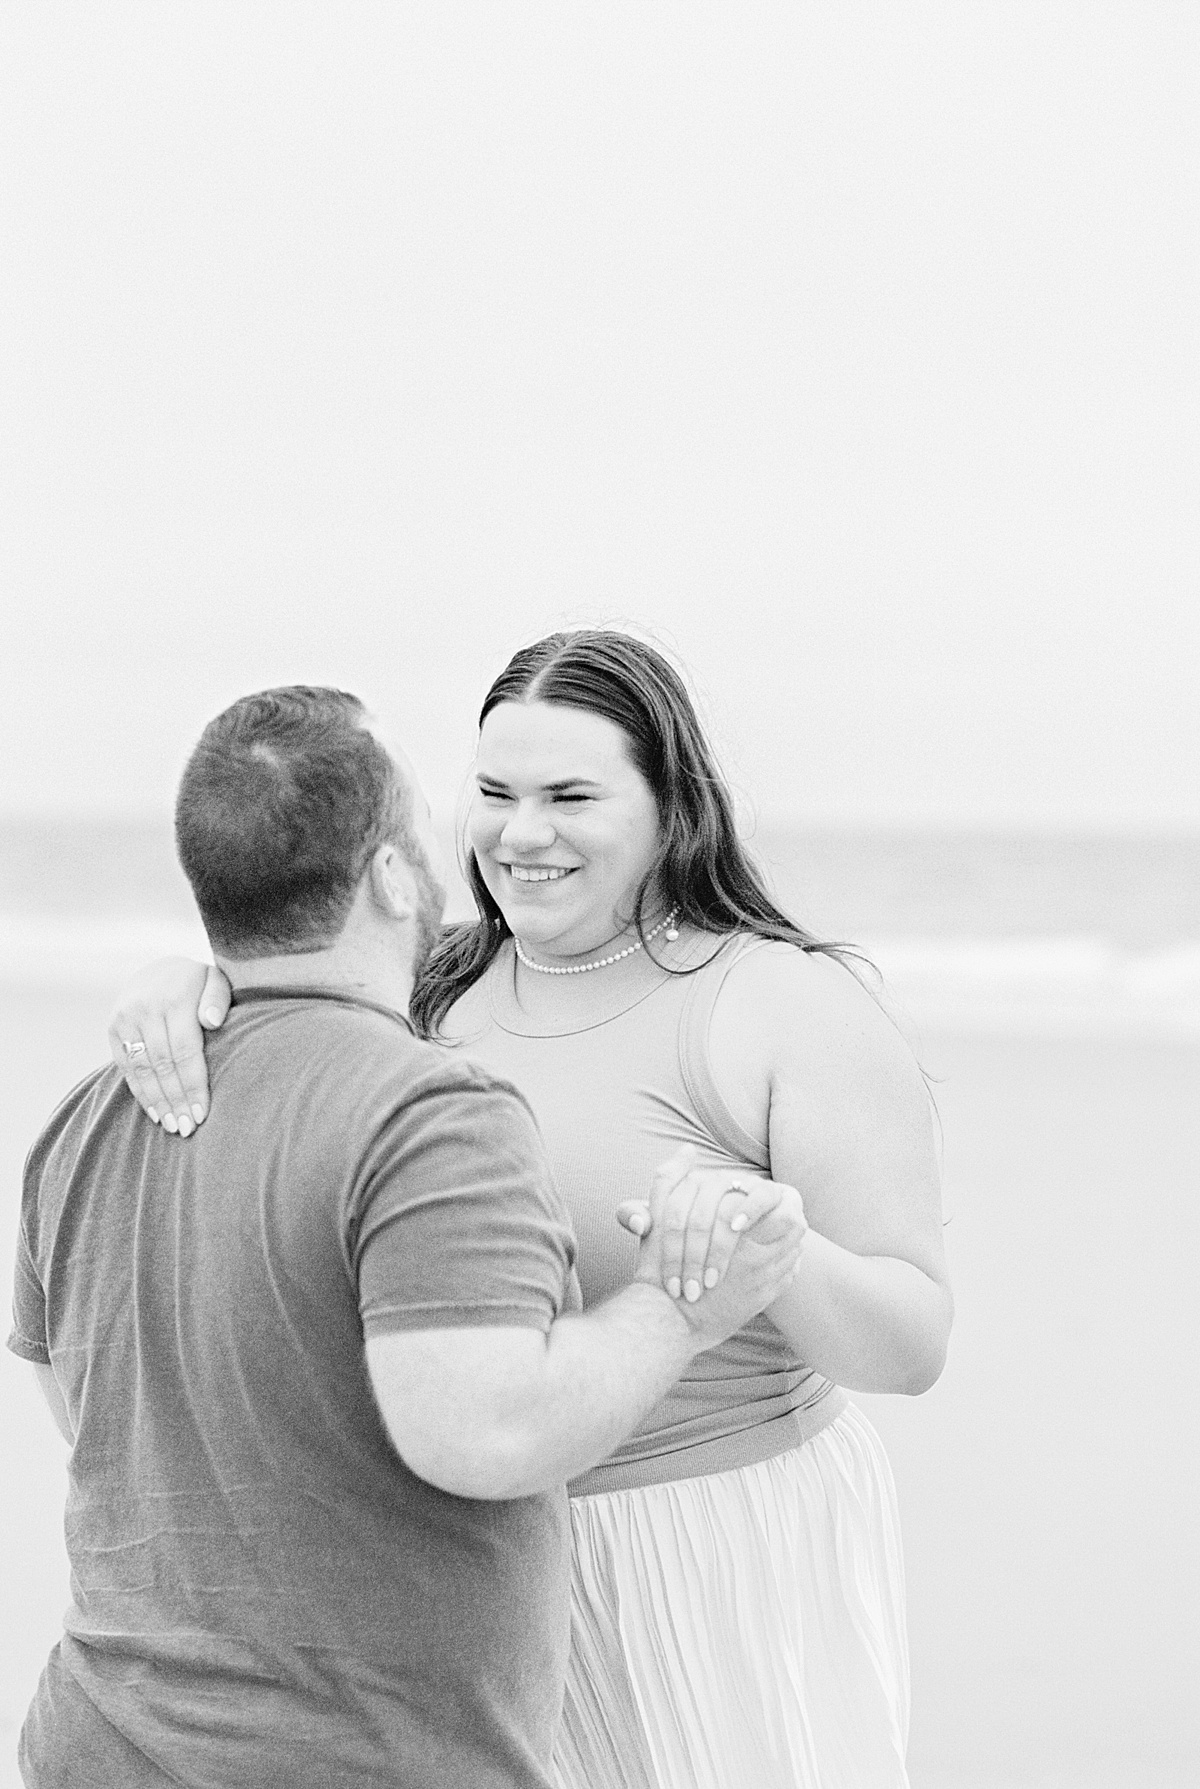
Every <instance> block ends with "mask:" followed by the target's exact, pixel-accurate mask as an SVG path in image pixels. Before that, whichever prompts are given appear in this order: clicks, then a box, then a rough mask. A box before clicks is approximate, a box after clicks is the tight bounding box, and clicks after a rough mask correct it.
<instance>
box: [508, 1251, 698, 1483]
mask: <svg viewBox="0 0 1200 1789" xmlns="http://www.w3.org/2000/svg"><path fill="white" fill-rule="evenodd" d="M702 1346H704V1344H703V1343H702V1342H701V1341H700V1340H699V1339H698V1337H697V1335H696V1333H695V1332H694V1330H693V1329H692V1327H691V1325H690V1324H689V1323H688V1321H687V1319H686V1317H685V1316H684V1315H683V1313H682V1311H681V1310H680V1308H679V1306H678V1305H677V1304H676V1302H675V1301H674V1300H673V1299H671V1298H670V1297H668V1295H667V1294H666V1293H665V1292H664V1291H663V1290H662V1288H661V1287H659V1286H651V1285H645V1284H642V1283H641V1282H635V1284H634V1285H632V1286H627V1287H626V1288H625V1289H624V1290H623V1291H622V1292H618V1293H617V1294H615V1296H614V1297H612V1298H609V1299H607V1300H606V1301H605V1302H604V1303H603V1304H601V1305H597V1306H596V1308H595V1309H594V1310H592V1311H588V1312H586V1313H585V1314H583V1315H582V1316H579V1315H570V1316H565V1317H560V1318H559V1319H558V1321H557V1322H556V1323H555V1324H554V1326H553V1328H552V1329H551V1330H550V1332H549V1334H548V1335H547V1337H546V1346H545V1351H544V1353H543V1354H542V1356H541V1357H540V1359H539V1362H538V1366H537V1370H536V1372H535V1373H534V1374H533V1375H532V1376H531V1378H526V1379H523V1380H522V1383H521V1384H520V1386H519V1388H516V1389H515V1390H514V1395H513V1398H512V1401H511V1406H510V1408H509V1409H507V1410H504V1411H499V1412H497V1418H498V1422H497V1435H498V1437H499V1438H500V1440H499V1454H500V1457H499V1458H497V1457H496V1454H495V1452H494V1453H493V1459H492V1462H491V1465H490V1469H489V1479H490V1486H489V1489H488V1490H486V1491H481V1492H479V1493H476V1494H477V1495H483V1496H489V1497H525V1496H529V1495H531V1494H532V1493H533V1492H535V1491H542V1490H545V1489H547V1488H548V1487H549V1486H551V1485H555V1484H561V1483H562V1482H563V1480H564V1479H570V1478H574V1477H575V1476H576V1475H577V1474H578V1473H580V1472H583V1471H585V1470H586V1469H587V1468H588V1467H589V1466H594V1465H596V1464H597V1463H598V1462H599V1461H600V1460H604V1459H607V1457H608V1455H609V1454H611V1453H612V1452H613V1450H614V1449H615V1448H616V1447H617V1446H618V1445H619V1443H620V1442H622V1441H623V1440H624V1439H625V1437H626V1436H627V1435H628V1434H630V1433H631V1431H632V1430H634V1429H635V1428H636V1427H637V1425H638V1423H639V1422H640V1421H641V1420H642V1418H643V1417H644V1416H646V1415H647V1414H648V1412H649V1411H651V1410H652V1409H653V1408H654V1406H655V1405H656V1404H657V1403H658V1402H659V1401H660V1400H661V1399H662V1398H663V1397H664V1396H665V1395H666V1393H667V1392H668V1391H669V1390H670V1388H671V1386H672V1385H674V1383H675V1381H676V1380H677V1379H678V1378H679V1375H680V1374H681V1373H682V1372H683V1370H684V1368H685V1367H686V1366H687V1365H688V1362H689V1361H691V1360H692V1359H693V1358H694V1357H695V1355H696V1354H698V1353H699V1351H700V1349H701V1347H702Z"/></svg>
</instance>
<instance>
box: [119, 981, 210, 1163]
mask: <svg viewBox="0 0 1200 1789" xmlns="http://www.w3.org/2000/svg"><path fill="white" fill-rule="evenodd" d="M231 992H232V991H231V989H230V986H229V983H228V982H227V981H226V979H225V977H224V976H223V975H222V973H221V971H220V970H219V969H217V968H216V967H214V965H213V964H211V963H195V962H193V961H192V959H191V958H190V957H161V958H160V959H159V960H158V962H156V963H151V964H150V965H149V966H148V967H147V968H145V969H139V971H138V972H137V974H136V975H135V976H133V978H132V979H131V980H130V981H129V982H128V983H127V984H126V986H125V987H124V988H122V990H121V992H120V994H119V995H118V996H117V1003H116V1005H115V1006H114V1007H113V1010H112V1016H111V1018H110V1020H109V1025H108V1046H109V1050H110V1052H111V1054H112V1059H113V1062H114V1063H115V1064H116V1066H117V1067H118V1068H119V1069H120V1071H121V1073H122V1074H123V1075H124V1077H125V1082H126V1085H127V1086H128V1088H129V1091H130V1092H131V1093H132V1095H133V1097H134V1099H135V1100H136V1101H137V1103H138V1105H139V1106H140V1107H141V1108H142V1111H143V1112H145V1114H146V1116H147V1117H148V1118H151V1119H153V1121H154V1123H155V1124H161V1125H162V1127H163V1129H164V1130H165V1131H171V1132H175V1133H178V1135H179V1136H181V1137H190V1136H191V1134H192V1132H193V1131H194V1130H195V1128H196V1126H197V1125H198V1124H202V1123H203V1122H204V1119H205V1117H206V1116H207V1113H208V1069H207V1067H206V1065H205V1061H204V1032H205V1031H206V1030H208V1031H216V1030H217V1029H218V1028H219V1027H220V1026H221V1025H223V1024H224V1022H225V1015H226V1013H227V1012H228V1011H229V1002H230V998H231ZM131 1046H132V1048H131Z"/></svg>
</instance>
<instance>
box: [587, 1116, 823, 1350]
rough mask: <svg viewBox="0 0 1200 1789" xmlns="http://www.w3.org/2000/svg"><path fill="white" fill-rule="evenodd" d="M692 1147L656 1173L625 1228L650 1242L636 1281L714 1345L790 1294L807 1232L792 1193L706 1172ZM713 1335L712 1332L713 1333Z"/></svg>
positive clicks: (627, 1214) (623, 1217)
mask: <svg viewBox="0 0 1200 1789" xmlns="http://www.w3.org/2000/svg"><path fill="white" fill-rule="evenodd" d="M695 1159H696V1152H695V1150H694V1149H692V1148H691V1147H690V1146H689V1147H686V1148H684V1149H681V1150H679V1151H678V1152H677V1153H676V1154H675V1155H673V1156H672V1157H671V1158H670V1160H669V1161H666V1162H664V1163H663V1164H662V1166H661V1167H660V1168H659V1169H658V1171H657V1173H656V1174H655V1177H654V1182H653V1186H652V1188H651V1194H650V1199H649V1202H648V1204H643V1203H642V1202H641V1201H638V1200H630V1201H627V1202H626V1203H625V1204H624V1205H623V1206H622V1207H621V1208H620V1210H619V1211H618V1214H617V1215H618V1221H619V1222H621V1223H622V1224H623V1225H624V1226H625V1228H626V1229H628V1230H631V1231H632V1232H633V1233H634V1235H638V1236H640V1237H641V1239H642V1249H641V1254H640V1257H639V1261H638V1269H637V1274H636V1278H637V1279H638V1280H639V1281H641V1282H642V1283H643V1284H646V1285H656V1286H662V1287H664V1288H665V1290H666V1291H667V1292H668V1293H669V1294H670V1295H671V1297H672V1298H675V1299H677V1300H678V1301H679V1305H680V1310H681V1313H682V1314H684V1315H685V1316H686V1318H687V1320H688V1322H689V1323H690V1324H691V1325H692V1327H693V1328H695V1329H698V1330H700V1331H702V1332H703V1333H705V1335H706V1337H708V1340H707V1341H706V1345H707V1346H714V1345H715V1344H716V1342H718V1341H721V1340H723V1339H724V1338H725V1336H727V1335H731V1334H732V1333H733V1331H734V1330H736V1329H740V1328H741V1327H742V1325H743V1324H744V1323H746V1322H748V1321H749V1319H750V1318H751V1317H754V1316H757V1314H758V1312H759V1311H762V1310H765V1309H766V1307H767V1306H768V1305H769V1304H772V1303H774V1301H775V1299H776V1298H777V1297H778V1296H779V1294H780V1293H781V1292H782V1291H783V1290H784V1288H785V1287H786V1286H788V1285H790V1283H791V1281H792V1279H793V1278H794V1277H795V1273H796V1270H797V1267H798V1266H799V1261H800V1253H801V1250H802V1248H803V1246H804V1238H805V1235H806V1234H807V1230H808V1226H807V1224H806V1222H805V1219H804V1206H803V1202H802V1201H801V1198H800V1195H799V1193H798V1192H797V1191H796V1189H795V1188H794V1187H789V1186H783V1185H780V1184H778V1183H776V1182H774V1181H770V1180H761V1179H756V1178H753V1177H752V1176H750V1175H738V1174H736V1173H733V1172H731V1171H729V1170H725V1169H698V1168H696V1167H695V1165H694V1164H695ZM710 1332H712V1333H711V1334H710Z"/></svg>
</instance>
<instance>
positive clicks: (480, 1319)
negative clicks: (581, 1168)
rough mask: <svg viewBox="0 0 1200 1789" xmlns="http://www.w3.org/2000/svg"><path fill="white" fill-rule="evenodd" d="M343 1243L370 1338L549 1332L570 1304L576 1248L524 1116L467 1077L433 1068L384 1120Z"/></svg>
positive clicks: (505, 1094) (502, 1091)
mask: <svg viewBox="0 0 1200 1789" xmlns="http://www.w3.org/2000/svg"><path fill="white" fill-rule="evenodd" d="M347 1240H348V1244H349V1252H350V1259H351V1264H352V1267H353V1270H354V1273H355V1275H356V1279H357V1284H358V1294H359V1310H360V1313H361V1317H362V1324H363V1330H364V1332H365V1334H367V1335H368V1336H371V1335H382V1334H387V1333H390V1332H393V1331H396V1330H410V1329H436V1328H451V1327H462V1328H469V1327H481V1326H485V1325H493V1326H496V1327H500V1328H508V1327H514V1328H531V1329H539V1330H541V1331H543V1332H545V1331H547V1330H548V1329H549V1328H550V1326H551V1324H552V1323H553V1322H554V1320H555V1318H556V1317H557V1316H558V1314H559V1312H560V1311H561V1310H562V1309H563V1308H564V1306H566V1305H567V1304H569V1303H571V1302H573V1298H572V1286H573V1274H572V1268H573V1264H574V1258H575V1245H574V1237H573V1234H572V1231H571V1226H570V1220H569V1219H568V1217H567V1215H566V1211H565V1209H564V1208H563V1206H562V1204H561V1202H560V1200H559V1198H558V1195H557V1193H556V1191H555V1188H554V1184H553V1180H552V1177H551V1172H550V1166H549V1163H548V1161H547V1159H546V1154H545V1149H544V1146H543V1143H542V1139H541V1136H540V1133H539V1132H538V1129H537V1125H536V1123H535V1121H534V1118H533V1115H532V1113H531V1112H530V1110H529V1108H528V1106H527V1105H526V1104H525V1102H524V1100H523V1099H522V1098H521V1097H520V1095H519V1094H518V1093H517V1092H516V1090H515V1089H513V1088H511V1087H509V1086H507V1085H506V1084H505V1083H503V1082H500V1081H497V1080H495V1079H493V1078H492V1077H491V1076H488V1075H486V1074H485V1073H484V1072H483V1071H481V1070H478V1069H475V1068H474V1067H468V1066H466V1065H459V1066H458V1067H457V1068H456V1071H455V1073H454V1075H453V1077H451V1078H450V1079H449V1080H447V1079H446V1078H445V1074H444V1071H443V1075H442V1077H441V1078H433V1079H431V1080H430V1081H429V1082H428V1083H427V1084H426V1085H424V1086H423V1087H420V1088H418V1089H413V1090H411V1091H410V1093H409V1096H408V1097H406V1098H405V1099H404V1101H403V1103H402V1104H399V1105H398V1106H397V1107H396V1108H395V1110H394V1111H393V1112H392V1113H391V1114H390V1115H389V1116H388V1118H387V1119H386V1121H385V1122H384V1124H383V1125H382V1127H381V1128H380V1130H379V1132H378V1133H377V1135H376V1138H375V1140H374V1143H373V1145H372V1147H371V1149H370V1151H369V1153H368V1156H367V1158H366V1160H365V1161H364V1164H363V1172H362V1174H361V1176H360V1181H359V1186H358V1189H357V1190H356V1195H355V1210H354V1212H353V1214H352V1217H351V1223H350V1226H349V1235H348V1238H347Z"/></svg>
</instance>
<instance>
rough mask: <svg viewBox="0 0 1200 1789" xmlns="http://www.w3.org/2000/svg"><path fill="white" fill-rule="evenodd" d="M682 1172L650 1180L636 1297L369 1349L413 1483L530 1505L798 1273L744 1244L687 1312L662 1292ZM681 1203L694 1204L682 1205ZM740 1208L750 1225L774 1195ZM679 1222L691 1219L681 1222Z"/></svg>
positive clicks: (586, 1462) (408, 1334)
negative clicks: (549, 1318) (547, 1321)
mask: <svg viewBox="0 0 1200 1789" xmlns="http://www.w3.org/2000/svg"><path fill="white" fill-rule="evenodd" d="M679 1169H680V1163H679V1160H678V1159H677V1158H672V1161H671V1162H670V1163H667V1164H664V1167H663V1169H661V1170H660V1172H659V1176H658V1177H656V1187H655V1191H654V1193H653V1194H652V1196H651V1201H650V1205H651V1214H652V1221H653V1227H652V1229H651V1231H650V1233H649V1236H648V1237H647V1238H646V1239H644V1240H643V1243H642V1249H641V1257H640V1259H639V1263H638V1278H637V1281H636V1282H635V1283H634V1284H633V1285H632V1286H627V1287H626V1288H625V1290H624V1291H622V1292H619V1293H617V1294H616V1295H615V1296H614V1297H612V1298H609V1299H606V1300H605V1302H604V1303H603V1304H601V1305H598V1306H597V1307H596V1309H595V1310H593V1311H589V1312H586V1313H585V1314H583V1315H577V1314H574V1313H571V1314H568V1315H564V1316H561V1317H559V1318H558V1320H557V1321H556V1322H555V1323H554V1324H553V1325H552V1326H551V1328H550V1331H549V1333H548V1334H543V1333H542V1332H541V1331H539V1330H535V1329H511V1328H510V1329H499V1328H475V1329H424V1330H419V1329H418V1330H404V1331H399V1332H393V1333H391V1334H387V1335H379V1336H371V1337H369V1338H368V1340H367V1368H368V1371H369V1373H370V1376H371V1383H372V1386H373V1388H374V1391H375V1396H376V1399H377V1401H378V1404H379V1408H380V1411H381V1413H382V1415H383V1419H384V1422H385V1424H386V1426H387V1430H388V1433H389V1435H390V1436H391V1439H392V1442H393V1444H394V1446H395V1448H396V1451H397V1452H398V1453H399V1455H400V1457H401V1458H402V1459H403V1460H404V1461H405V1463H406V1465H408V1467H409V1468H410V1469H411V1470H412V1471H413V1472H415V1473H417V1474H418V1476H419V1477H421V1478H424V1479H427V1480H428V1481H429V1483H431V1484H434V1485H437V1486H439V1487H440V1488H441V1489H442V1490H444V1491H451V1492H454V1493H455V1494H456V1495H457V1496H460V1497H479V1498H508V1497H527V1496H531V1495H532V1494H533V1493H534V1492H536V1491H542V1490H547V1489H549V1487H550V1486H552V1485H556V1484H561V1483H563V1481H564V1480H566V1479H569V1478H574V1477H575V1476H576V1475H577V1474H578V1473H580V1472H583V1471H585V1470H586V1469H587V1468H588V1467H589V1466H593V1465H595V1464H596V1463H597V1462H598V1461H600V1460H603V1459H606V1458H607V1456H608V1455H609V1454H611V1453H612V1451H613V1449H614V1448H615V1447H616V1446H617V1445H618V1443H619V1442H621V1441H622V1440H624V1438H625V1436H626V1435H628V1434H629V1433H630V1432H631V1431H632V1430H633V1429H635V1428H636V1427H637V1425H638V1423H639V1422H640V1421H641V1419H642V1418H643V1417H644V1416H645V1415H646V1414H647V1413H648V1412H649V1411H650V1410H652V1409H653V1408H654V1406H655V1404H657V1403H658V1402H659V1400H660V1399H661V1398H662V1397H663V1396H664V1394H665V1393H666V1392H667V1391H668V1390H669V1389H670V1387H671V1386H672V1385H673V1384H674V1383H675V1381H676V1379H678V1377H679V1375H680V1374H681V1373H682V1372H683V1370H684V1368H685V1367H686V1366H687V1364H688V1362H689V1361H690V1360H692V1359H693V1357H694V1356H695V1355H697V1354H699V1353H700V1352H701V1351H702V1350H703V1349H705V1348H712V1347H715V1346H716V1344H717V1343H718V1342H720V1341H723V1340H724V1338H725V1337H726V1336H727V1335H731V1334H732V1333H733V1332H734V1330H737V1329H740V1328H741V1327H742V1325H743V1324H744V1323H746V1322H748V1321H749V1319H750V1318H751V1317H752V1316H754V1315H756V1314H757V1313H758V1312H759V1311H761V1310H763V1309H765V1307H766V1306H767V1305H768V1304H770V1303H771V1302H772V1301H773V1300H774V1299H775V1298H776V1297H777V1296H778V1295H779V1293H780V1292H781V1291H782V1289H783V1287H784V1286H785V1284H786V1283H787V1281H788V1279H789V1278H790V1277H791V1275H792V1274H793V1273H794V1272H795V1270H796V1265H797V1262H798V1260H799V1254H800V1246H801V1241H802V1238H801V1237H799V1236H797V1235H795V1234H794V1233H790V1234H789V1235H788V1236H787V1237H786V1238H785V1239H784V1240H783V1241H780V1242H774V1243H765V1242H756V1241H755V1240H754V1238H753V1236H752V1235H745V1234H743V1236H742V1237H741V1240H740V1241H739V1243H738V1246H737V1248H736V1250H735V1251H734V1253H733V1256H732V1260H731V1261H730V1264H729V1266H728V1268H727V1269H726V1271H725V1273H724V1275H723V1277H722V1279H721V1281H720V1284H719V1285H718V1287H716V1288H715V1289H714V1290H710V1291H707V1292H705V1294H704V1296H703V1297H702V1298H701V1299H699V1300H698V1301H696V1302H695V1303H688V1302H687V1301H684V1300H676V1299H673V1298H671V1297H670V1296H669V1295H668V1294H667V1293H666V1292H665V1291H664V1290H663V1288H662V1285H661V1283H660V1274H661V1260H660V1250H661V1239H662V1238H663V1237H664V1236H666V1235H669V1234H670V1233H671V1231H672V1226H673V1220H675V1219H677V1218H678V1216H679V1214H678V1213H677V1212H674V1211H673V1209H672V1205H671V1200H672V1196H673V1194H674V1192H675V1187H676V1184H677V1182H678V1181H679ZM687 1197H688V1198H689V1199H690V1194H688V1195H687ZM752 1198H753V1201H754V1203H753V1204H751V1202H750V1201H749V1200H747V1212H748V1215H749V1217H750V1221H751V1222H753V1221H754V1219H755V1217H756V1216H757V1215H758V1213H759V1207H760V1206H761V1209H762V1211H764V1212H765V1211H768V1210H770V1209H771V1208H772V1207H773V1205H774V1204H775V1202H776V1200H777V1198H778V1193H777V1190H776V1189H774V1188H770V1187H767V1188H763V1189H762V1190H761V1191H756V1192H755V1193H754V1194H753V1195H752ZM685 1222H686V1214H685Z"/></svg>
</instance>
